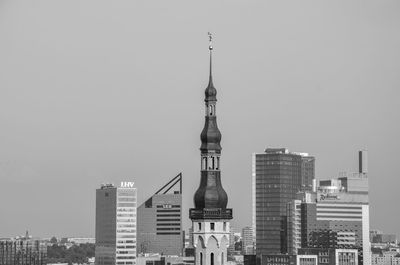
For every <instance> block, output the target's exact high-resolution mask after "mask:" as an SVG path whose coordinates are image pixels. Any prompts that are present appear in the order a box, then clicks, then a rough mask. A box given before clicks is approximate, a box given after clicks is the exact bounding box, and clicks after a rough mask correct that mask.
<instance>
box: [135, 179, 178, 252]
mask: <svg viewBox="0 0 400 265" xmlns="http://www.w3.org/2000/svg"><path fill="white" fill-rule="evenodd" d="M137 247H138V249H137V252H138V254H141V255H143V254H146V253H158V254H160V255H177V256H182V253H183V248H184V241H183V232H182V173H179V174H178V175H177V176H175V177H174V178H172V179H171V180H170V181H168V183H166V184H165V185H164V186H163V187H161V188H160V189H159V190H158V191H157V192H156V193H155V194H154V195H153V196H151V197H150V198H149V199H147V200H146V201H145V202H144V203H143V204H142V205H140V206H139V207H138V209H137Z"/></svg>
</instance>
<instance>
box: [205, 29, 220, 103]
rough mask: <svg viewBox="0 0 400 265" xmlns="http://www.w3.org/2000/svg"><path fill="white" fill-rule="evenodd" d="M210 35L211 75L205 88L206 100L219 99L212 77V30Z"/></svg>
mask: <svg viewBox="0 0 400 265" xmlns="http://www.w3.org/2000/svg"><path fill="white" fill-rule="evenodd" d="M208 37H209V45H208V50H209V52H210V76H209V81H208V86H207V88H206V90H205V99H204V101H205V102H210V101H214V102H215V101H217V90H216V89H215V87H214V84H213V78H212V50H213V47H212V35H211V33H210V32H208Z"/></svg>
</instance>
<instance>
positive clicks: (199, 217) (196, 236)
mask: <svg viewBox="0 0 400 265" xmlns="http://www.w3.org/2000/svg"><path fill="white" fill-rule="evenodd" d="M209 37H210V45H209V53H210V77H209V83H208V86H207V88H206V90H205V100H204V101H205V124H204V128H203V131H202V132H201V135H200V139H201V147H200V152H201V178H200V186H199V188H198V189H197V191H196V193H195V194H194V205H195V208H192V209H190V211H189V215H190V219H191V220H192V229H193V244H194V247H195V255H196V256H195V265H224V264H225V263H226V261H227V248H228V245H229V233H230V227H229V220H231V219H232V209H227V208H226V206H227V204H228V196H227V194H226V192H225V190H224V188H223V187H222V184H221V149H222V148H221V145H220V142H221V132H220V131H219V129H218V126H217V115H216V103H217V97H216V96H217V90H216V89H215V87H214V85H213V80H212V50H213V48H212V45H211V34H209Z"/></svg>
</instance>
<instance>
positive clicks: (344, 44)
mask: <svg viewBox="0 0 400 265" xmlns="http://www.w3.org/2000/svg"><path fill="white" fill-rule="evenodd" d="M43 3H46V4H43ZM384 3H386V4H378V3H375V4H367V5H366V6H364V7H363V9H362V12H360V13H357V14H354V12H355V10H358V9H357V8H358V7H357V6H356V5H355V4H342V5H340V4H338V5H334V4H325V5H324V4H314V5H312V7H313V9H312V10H311V11H310V10H309V9H307V8H304V7H301V6H300V4H295V6H296V7H297V8H301V10H302V11H304V12H305V14H308V15H314V16H315V17H313V18H314V19H315V20H313V19H310V18H308V17H307V16H306V15H298V14H296V12H294V11H291V10H288V9H287V8H286V7H284V6H283V5H281V4H271V5H272V6H271V7H273V8H272V9H268V8H267V7H268V5H266V4H261V3H251V4H250V5H248V6H247V9H244V10H242V7H243V5H241V4H240V3H235V4H231V5H228V6H229V8H228V10H229V11H230V12H231V14H228V15H227V17H226V19H227V20H226V21H224V20H223V19H221V18H219V19H218V18H213V17H217V15H218V13H219V12H223V10H224V6H221V5H220V4H216V5H215V6H214V7H213V8H211V10H210V12H211V14H213V15H215V16H211V17H212V18H211V19H210V21H205V17H203V16H202V15H201V11H205V10H206V9H207V10H208V7H206V5H205V6H203V5H199V6H196V7H198V8H199V11H196V10H194V9H192V8H190V9H189V7H188V6H186V8H188V9H189V11H188V12H187V14H181V13H179V12H177V10H174V9H173V7H176V6H175V5H176V4H175V5H174V4H171V5H161V7H160V8H158V7H156V6H151V5H150V4H148V5H143V6H139V8H138V9H137V10H136V9H135V7H137V6H136V5H135V4H132V3H131V4H128V3H120V4H115V3H114V4H110V5H112V8H109V6H108V5H104V4H102V3H100V4H98V5H97V6H96V7H97V10H98V11H99V13H96V11H95V10H92V9H91V6H90V5H88V4H85V3H82V4H81V8H82V11H81V12H83V13H85V12H88V14H91V15H93V17H92V20H89V19H88V18H87V17H86V15H84V14H83V13H80V12H79V11H77V10H74V8H73V5H71V4H67V3H62V4H61V3H59V4H56V3H50V2H41V4H38V6H29V5H27V6H23V5H21V4H19V3H11V2H2V3H0V17H1V20H0V33H2V36H6V37H5V38H4V39H5V41H4V42H2V43H0V55H1V57H2V58H5V60H2V62H0V70H1V72H3V73H5V75H3V76H2V77H0V93H1V97H0V108H1V111H0V113H2V114H1V116H0V121H1V123H2V124H3V127H2V131H1V133H0V135H1V142H0V145H1V146H2V150H1V151H0V200H1V201H2V203H1V204H0V210H1V211H2V213H4V214H3V215H4V219H2V220H4V221H3V224H2V226H1V227H0V235H1V236H13V235H15V234H18V233H21V231H25V230H29V231H31V233H33V234H35V235H39V236H51V235H58V236H61V235H65V236H93V235H94V227H93V221H94V209H93V205H94V201H95V198H94V196H93V192H92V191H93V190H94V189H95V188H96V187H98V186H99V185H100V184H101V183H105V182H114V183H119V182H120V181H134V182H135V183H136V187H137V188H138V198H139V199H138V202H139V203H142V202H143V200H144V199H145V198H147V197H149V196H151V194H152V192H153V190H154V187H158V186H159V185H160V184H162V183H164V182H165V181H166V180H168V178H169V176H171V175H176V174H177V173H179V172H183V213H185V212H188V209H189V208H191V207H192V206H193V201H192V194H193V193H194V191H195V190H196V188H197V186H198V176H199V171H200V165H199V163H198V149H197V148H198V146H199V143H200V139H199V136H198V132H199V131H200V130H201V121H202V119H203V116H204V113H203V109H202V102H200V101H199V98H201V96H202V94H203V90H204V88H205V87H206V85H207V82H208V80H207V74H206V73H208V71H207V68H208V61H207V60H208V57H207V51H206V49H205V47H206V46H207V37H206V33H207V31H208V30H210V31H213V32H214V33H215V45H214V46H215V53H214V54H215V57H214V62H215V63H214V65H213V67H214V73H215V74H214V78H215V79H214V83H215V86H216V87H217V88H218V92H219V95H221V97H222V100H221V101H220V102H219V103H218V115H219V117H221V122H220V123H219V127H220V129H221V131H223V132H224V134H223V138H222V146H223V148H224V149H223V153H224V156H223V163H222V164H223V168H222V170H223V171H224V188H225V190H226V191H227V193H228V194H232V195H231V196H230V197H229V198H230V201H229V203H228V205H229V207H231V208H234V210H235V219H234V220H233V224H234V226H235V227H245V226H249V225H250V224H251V154H252V153H258V152H262V151H263V150H264V149H265V148H267V147H283V148H289V149H290V150H293V151H299V152H308V153H310V154H312V155H313V156H315V158H316V162H315V165H316V178H317V179H327V178H332V177H335V176H336V175H337V174H338V173H339V172H340V171H349V172H356V171H357V168H358V167H357V165H358V164H357V156H356V152H357V151H358V150H361V149H368V151H369V155H370V159H369V163H370V164H369V169H370V170H369V179H370V206H371V209H370V217H371V229H373V228H376V229H381V230H384V231H387V232H388V233H396V234H397V235H400V227H399V226H398V225H397V224H398V223H399V222H400V214H398V213H397V214H395V215H394V216H393V215H392V216H393V219H389V218H386V216H387V215H388V214H389V209H386V208H385V207H384V205H385V203H386V202H387V201H400V197H399V196H400V195H399V194H398V193H396V186H398V184H399V180H398V179H397V178H396V173H397V172H396V170H395V169H396V167H395V165H396V161H397V160H396V153H397V151H396V150H398V149H399V148H400V146H399V141H398V139H397V137H396V136H397V135H399V130H400V127H399V125H398V124H396V122H395V121H396V120H398V117H399V109H398V106H397V105H396V102H397V100H396V99H398V98H399V92H398V87H399V85H400V80H399V78H398V77H397V72H398V70H399V69H400V64H399V61H400V60H398V59H399V57H400V53H399V51H398V50H397V48H396V47H398V44H399V43H400V37H398V36H396V34H394V32H396V29H397V27H393V22H394V23H396V24H395V25H396V26H398V25H399V22H400V20H399V18H398V17H396V16H395V14H397V13H396V12H395V11H396V10H397V11H399V9H400V6H399V4H391V5H390V3H391V2H384ZM122 7H126V9H125V10H124V8H122ZM257 7H259V8H260V11H257ZM310 7H311V5H309V6H308V8H310ZM389 7H391V8H392V11H391V12H393V13H391V12H389ZM141 8H142V10H144V11H145V12H143V14H140V12H138V10H140V9H141ZM163 8H164V9H163ZM341 8H344V10H345V11H346V12H347V13H346V12H344V14H343V13H342V10H343V9H341ZM32 10H35V11H36V12H37V13H38V14H40V15H38V16H37V17H36V16H33V15H31V11H32ZM261 10H264V11H265V12H267V14H268V16H264V15H265V14H263V13H262V12H261ZM272 10H276V11H280V12H278V14H281V15H282V14H283V13H282V12H283V11H285V12H288V13H287V14H286V13H285V15H284V16H283V17H282V18H279V16H278V15H274V14H273V12H272ZM128 11H130V12H134V14H135V15H136V16H137V17H136V18H135V15H132V14H131V13H129V12H128ZM242 11H243V12H244V14H245V17H246V18H247V19H248V21H243V22H240V21H238V20H237V18H235V16H236V15H238V14H241V12H242ZM256 11H257V12H256ZM68 12H75V13H74V14H75V15H77V18H76V20H74V21H72V22H71V23H65V21H69V20H67V19H66V17H68V16H69V13H68ZM108 12H109V14H111V16H112V15H114V16H115V17H113V19H111V20H109V21H108V20H107V21H104V20H103V17H102V15H101V14H105V13H108ZM152 12H154V14H153V13H152ZM251 12H255V13H256V15H255V16H254V17H252V16H251V15H250V13H251ZM307 12H308V13H307ZM319 12H321V13H322V15H321V17H320V16H318V15H317V13H319ZM56 14H57V16H59V18H58V17H57V16H56ZM116 14H119V16H118V19H117V17H116ZM146 14H147V15H149V14H151V17H150V18H148V19H147V20H146V22H147V23H149V24H148V25H147V27H146V29H142V28H141V27H140V26H138V25H137V24H138V23H134V22H139V21H140V19H145V15H146ZM339 15H342V17H340V16H339ZM354 15H355V16H356V18H354V17H353V16H354ZM24 16H27V17H28V18H29V19H31V22H32V23H30V24H29V25H26V24H24V23H23V22H21V21H20V20H19V18H21V17H24ZM157 16H160V17H161V18H159V19H158V20H157V19H156V18H157ZM174 16H177V18H176V19H172V18H173V17H174ZM192 16H194V17H192ZM290 16H293V17H294V18H297V19H298V21H294V20H293V18H292V20H290V19H289V18H291V17H290ZM323 16H326V17H327V18H326V20H324V19H323ZM371 17H372V18H371ZM339 18H340V19H339ZM48 19H52V22H54V23H52V24H53V25H50V24H49V23H48V22H47V20H48ZM152 19H156V20H155V21H152ZM160 19H170V20H168V22H167V23H165V25H162V26H161V27H159V26H160V24H159V23H160ZM203 19H204V21H203ZM285 19H289V20H287V21H286V20H285ZM63 21H64V22H63ZM183 21H187V22H188V23H189V25H187V26H185V25H181V22H183ZM274 21H278V22H279V23H280V24H279V27H283V28H281V29H280V30H279V31H276V30H277V28H279V27H278V26H276V25H275V26H274V25H273V24H272V23H269V22H274ZM285 21H286V23H287V24H284V23H285ZM315 21H317V22H318V21H324V22H326V23H327V24H326V25H325V26H327V27H328V29H325V28H323V27H321V26H319V25H317V24H318V23H314V22H315ZM157 22H158V23H157ZM239 22H240V23H239ZM259 22H265V25H264V24H262V26H263V27H261V26H260V25H259ZM96 23H100V24H99V25H97V24H96ZM229 23H233V24H234V26H235V29H233V28H232V27H230V26H229V25H228V24H229ZM81 26H82V27H81ZM307 26H308V27H309V28H307ZM264 27H265V28H264ZM292 27H293V28H292ZM115 29H118V30H117V31H114V30H115ZM306 29H307V30H306ZM88 32H90V34H89V33H88ZM331 32H335V34H334V35H333V36H332V35H331ZM14 33H15V34H14ZM315 33H317V35H318V37H316V36H315V35H316V34H315ZM391 33H393V34H391ZM108 36H109V37H110V38H108ZM327 51H329V52H327ZM176 99H178V100H176ZM389 147H390V148H389ZM154 161H157V164H156V166H154ZM149 179H151V180H152V181H151V182H149ZM149 183H150V184H151V185H149ZM396 184H397V185H396ZM239 188H241V189H243V190H244V192H243V194H244V196H234V195H233V194H236V193H237V192H238V189H239ZM238 197H240V198H238ZM5 202H7V203H5ZM54 202H57V203H54ZM21 209H22V211H21ZM28 220H29V221H28ZM183 223H184V226H183V227H184V228H185V229H186V228H187V227H188V226H189V223H190V221H189V219H188V218H187V216H186V215H183ZM61 224H62V225H61Z"/></svg>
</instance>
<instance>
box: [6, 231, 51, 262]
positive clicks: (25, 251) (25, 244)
mask: <svg viewBox="0 0 400 265" xmlns="http://www.w3.org/2000/svg"><path fill="white" fill-rule="evenodd" d="M0 264H2V265H3V264H4V265H13V264H18V265H33V264H35V265H45V264H47V243H46V242H45V241H43V240H41V239H38V238H32V237H30V236H29V235H28V232H26V235H25V237H16V238H7V239H0Z"/></svg>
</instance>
